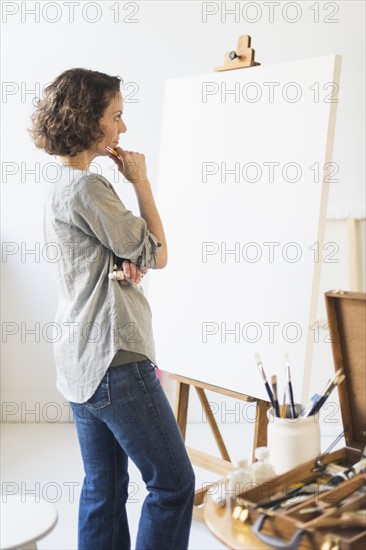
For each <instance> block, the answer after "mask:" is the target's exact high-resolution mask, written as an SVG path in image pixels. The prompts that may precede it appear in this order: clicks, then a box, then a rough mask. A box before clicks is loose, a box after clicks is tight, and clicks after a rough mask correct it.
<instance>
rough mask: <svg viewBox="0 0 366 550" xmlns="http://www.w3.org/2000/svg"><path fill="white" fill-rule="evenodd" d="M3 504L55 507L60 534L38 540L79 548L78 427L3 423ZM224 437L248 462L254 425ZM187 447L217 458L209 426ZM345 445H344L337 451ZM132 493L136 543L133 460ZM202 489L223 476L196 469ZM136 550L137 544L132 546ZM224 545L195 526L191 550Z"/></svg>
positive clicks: (199, 428)
mask: <svg viewBox="0 0 366 550" xmlns="http://www.w3.org/2000/svg"><path fill="white" fill-rule="evenodd" d="M1 430H2V436H1V437H2V445H1V453H2V457H1V458H2V460H1V465H2V475H1V478H2V486H1V493H2V499H3V501H4V499H6V495H10V494H15V493H18V494H20V495H22V496H24V498H27V495H30V496H29V498H32V495H33V496H34V495H36V497H38V496H39V497H41V498H43V499H45V500H46V501H48V502H51V503H53V505H54V506H55V507H56V509H57V511H58V515H59V520H58V523H57V525H56V527H55V529H54V530H53V531H52V532H51V533H50V534H49V535H48V536H47V537H45V538H44V539H43V540H41V541H39V543H38V547H39V549H44V550H69V549H76V547H77V546H76V540H77V508H78V497H79V493H80V488H81V482H82V479H83V470H82V462H81V457H80V454H79V447H78V442H77V438H76V432H75V427H74V425H73V424H71V423H70V424H67V423H64V424H63V423H57V424H52V423H34V424H31V423H27V424H26V423H5V424H2V427H1ZM339 431H340V430H339V426H336V427H334V429H333V427H332V430H331V431H328V432H327V433H326V435H323V432H322V450H325V449H326V448H327V447H328V445H329V444H330V443H331V442H332V441H333V439H334V437H335V436H336V435H338V433H339ZM221 432H222V435H223V438H224V441H225V443H226V444H227V447H228V451H229V454H230V456H231V458H235V457H240V456H241V457H249V456H250V455H251V445H252V437H253V424H245V423H243V422H240V423H238V422H232V423H230V422H226V423H223V424H221ZM186 443H187V445H189V446H191V447H194V448H197V449H200V450H202V451H204V452H206V453H209V454H213V455H215V456H219V455H218V451H217V448H216V445H215V443H214V440H213V436H212V435H211V432H210V429H209V426H208V424H207V423H204V422H194V423H192V422H191V423H189V425H188V427H187V437H186ZM342 445H344V442H343V441H341V442H340V443H339V444H338V445H337V447H340V446H342ZM129 471H130V482H131V494H130V498H129V502H128V516H129V522H130V530H131V538H132V541H134V540H135V537H136V530H137V523H138V518H139V515H140V509H141V506H142V502H143V500H144V497H145V495H146V490H145V486H144V483H143V481H142V479H141V476H140V473H139V471H138V470H137V468H136V467H135V465H134V464H133V463H132V462H131V461H130V468H129ZM195 471H196V478H197V488H198V487H201V486H202V484H203V483H205V482H210V481H213V480H215V479H218V476H217V475H215V474H212V473H209V472H207V471H204V470H201V469H198V468H195ZM132 547H133V544H132ZM223 548H226V547H225V546H223V545H222V544H221V543H220V542H219V541H218V540H217V539H216V538H215V537H214V536H213V535H212V534H211V533H210V532H209V530H208V529H207V528H206V526H205V525H204V524H202V523H199V522H197V521H193V523H192V530H191V536H190V545H189V549H190V550H211V549H212V550H214V549H223Z"/></svg>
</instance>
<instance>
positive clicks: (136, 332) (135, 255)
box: [44, 166, 159, 403]
mask: <svg viewBox="0 0 366 550" xmlns="http://www.w3.org/2000/svg"><path fill="white" fill-rule="evenodd" d="M47 186H48V189H47V193H46V198H45V204H44V239H45V243H47V250H48V256H50V251H51V250H53V249H54V250H55V255H54V258H53V261H52V265H53V267H54V268H55V272H56V281H57V286H58V291H59V304H58V308H57V312H56V318H55V322H56V323H57V329H58V335H59V338H58V339H57V341H56V342H55V343H54V355H55V362H56V370H57V382H56V385H57V388H58V390H59V391H60V392H61V394H62V395H63V396H64V397H65V398H66V399H67V400H69V401H73V402H75V403H84V402H85V401H87V400H88V399H89V398H90V397H91V396H92V395H93V393H94V392H95V390H96V388H97V387H98V385H99V383H100V381H101V380H102V378H103V376H104V374H105V372H106V371H107V369H108V367H109V365H110V364H111V363H112V361H113V359H114V357H115V355H116V353H117V351H118V350H126V351H130V352H135V353H138V354H141V355H142V356H145V357H147V358H148V359H149V360H150V361H151V362H152V363H154V364H156V359H155V346H154V339H153V331H152V315H151V309H150V306H149V303H148V301H147V299H146V297H145V295H144V292H143V289H142V287H141V285H137V286H133V285H131V284H129V285H121V284H120V283H119V282H118V281H114V280H111V279H109V278H108V273H110V272H111V271H112V270H113V266H114V264H115V263H116V262H117V264H118V265H119V264H120V263H121V259H122V258H123V259H128V260H131V261H133V262H135V263H136V264H137V265H138V266H139V267H140V269H141V268H143V267H145V266H147V267H155V265H156V254H157V252H158V250H159V243H158V240H157V237H156V236H155V235H153V234H152V233H151V232H150V231H149V230H148V229H147V225H146V222H145V220H144V219H143V218H142V217H140V216H135V215H134V214H133V213H132V211H130V210H127V209H126V207H125V206H124V204H123V203H122V202H121V200H120V198H119V197H118V195H117V193H116V191H115V190H114V188H113V186H112V185H111V183H110V182H109V181H108V180H107V179H106V178H104V177H103V176H101V175H98V174H94V173H89V172H85V171H81V170H77V169H75V168H72V167H70V166H63V167H62V168H61V176H60V179H59V180H58V181H56V182H48V183H47ZM50 243H53V244H50Z"/></svg>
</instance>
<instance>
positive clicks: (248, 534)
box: [203, 495, 270, 550]
mask: <svg viewBox="0 0 366 550" xmlns="http://www.w3.org/2000/svg"><path fill="white" fill-rule="evenodd" d="M203 517H204V520H205V523H206V525H207V527H208V528H209V530H210V531H211V533H212V534H213V535H215V537H216V538H217V539H219V540H220V541H221V542H222V543H223V544H225V545H226V546H227V547H228V548H231V549H232V550H267V549H268V548H270V546H267V545H266V544H264V543H263V542H261V541H260V540H259V539H257V537H256V536H255V535H253V533H252V527H251V525H246V524H243V523H241V522H237V521H233V520H232V519H231V510H230V506H229V505H228V504H227V505H226V507H225V508H218V507H217V506H216V505H215V504H214V502H213V500H212V498H211V496H210V495H207V499H206V502H205V504H204V507H203Z"/></svg>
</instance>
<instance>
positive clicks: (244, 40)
mask: <svg viewBox="0 0 366 550" xmlns="http://www.w3.org/2000/svg"><path fill="white" fill-rule="evenodd" d="M250 43H251V37H250V36H249V35H247V34H243V35H242V36H239V40H238V46H237V48H236V50H233V51H231V52H228V53H226V54H225V65H222V66H221V67H215V71H231V70H232V69H244V68H246V67H255V66H257V65H260V63H257V62H256V61H254V56H255V50H253V48H251V47H250Z"/></svg>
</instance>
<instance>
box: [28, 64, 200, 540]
mask: <svg viewBox="0 0 366 550" xmlns="http://www.w3.org/2000/svg"><path fill="white" fill-rule="evenodd" d="M120 80H121V79H120V78H119V77H112V76H109V75H106V74H104V73H100V72H96V71H91V70H86V69H71V70H67V71H65V72H63V73H62V74H61V75H59V76H58V77H57V78H56V79H55V80H54V82H52V83H51V84H50V85H48V86H47V87H46V89H45V92H44V97H43V99H41V100H39V101H38V104H37V108H36V110H35V112H34V113H33V115H32V122H33V125H32V128H31V135H32V138H33V140H34V142H35V145H36V146H37V147H38V148H41V149H44V151H45V152H46V153H48V154H50V155H57V156H58V158H59V162H60V165H61V166H60V178H59V180H58V181H57V182H52V183H48V184H47V185H48V190H47V195H46V200H45V216H44V231H45V240H46V241H47V242H52V243H55V245H57V249H58V250H59V251H60V254H59V255H58V258H57V261H55V262H54V265H55V268H56V278H57V282H58V289H59V298H60V301H59V305H58V309H57V313H56V321H57V322H58V326H59V327H61V329H62V330H61V336H60V338H59V340H58V341H57V342H56V344H55V348H54V351H55V361H56V368H57V387H58V389H59V391H60V392H61V393H62V394H63V396H64V397H65V398H66V399H67V400H68V401H69V402H70V406H71V409H72V411H73V414H74V420H75V424H76V428H77V433H78V439H79V444H80V449H81V454H82V459H83V464H84V470H85V478H84V483H83V487H82V491H81V496H80V503H79V527H78V548H79V549H80V550H114V549H115V550H117V549H118V550H124V549H129V548H130V547H131V543H130V534H129V527H128V520H127V514H126V501H127V499H128V482H129V476H128V469H127V467H128V457H130V458H131V460H133V462H134V463H135V464H136V465H137V467H138V468H139V470H140V471H141V474H142V477H143V480H144V482H145V483H146V487H147V489H148V492H149V494H148V496H147V497H146V499H145V501H144V503H143V506H142V512H141V517H140V521H139V526H138V534H137V540H136V544H135V546H134V548H136V549H144V550H147V549H149V550H150V549H151V550H164V549H167V550H168V549H169V550H176V549H186V548H187V547H188V540H189V531H190V525H191V521H192V510H193V498H194V481H195V478H194V473H193V469H192V466H191V464H190V461H189V458H188V456H187V452H186V449H185V445H184V441H183V439H182V436H181V433H180V430H179V427H178V425H177V422H176V420H175V417H174V415H173V412H172V409H171V407H170V405H169V402H168V400H167V398H166V396H165V393H164V391H163V389H162V387H161V385H160V382H159V379H158V377H157V375H156V370H155V369H156V365H155V363H156V360H155V349H154V341H153V333H152V326H151V311H150V307H149V304H148V302H147V300H146V298H145V296H144V293H143V290H142V288H141V287H140V285H139V282H140V280H141V278H142V277H143V275H144V274H145V273H146V272H147V270H148V269H149V268H152V269H162V268H163V267H165V265H166V263H167V244H166V240H165V235H164V230H163V226H162V223H161V220H160V217H159V213H158V210H157V208H156V205H155V202H154V198H153V194H152V191H151V186H150V182H149V180H148V177H147V169H146V164H145V158H144V155H142V154H140V153H135V152H132V151H126V150H124V149H122V148H121V147H118V139H119V134H121V133H125V132H126V130H127V128H126V125H125V124H124V122H123V120H122V113H123V98H122V95H121V92H120ZM107 148H111V149H115V150H116V151H117V153H118V157H117V156H115V155H114V154H112V153H110V152H108V149H107ZM98 156H109V158H110V159H111V161H113V162H114V163H115V164H116V166H117V168H118V170H119V172H120V173H121V174H122V175H123V176H124V178H125V179H126V180H127V181H128V182H130V183H131V185H132V187H133V189H134V191H135V193H136V197H137V201H138V205H139V210H140V216H135V215H134V214H133V213H132V212H131V211H130V210H127V209H126V208H125V206H124V204H123V203H122V202H121V201H120V199H119V197H118V196H117V194H116V192H115V190H114V189H113V186H112V185H111V184H110V182H109V181H108V180H107V179H106V178H104V177H103V176H101V175H99V174H98V173H95V171H94V172H93V171H92V170H91V169H92V167H93V166H95V163H93V160H94V159H95V158H96V157H98ZM92 163H93V165H92ZM115 264H117V265H119V266H121V265H122V269H123V272H124V275H125V279H124V280H123V281H121V282H119V281H117V280H115V279H114V278H113V277H109V275H110V274H111V273H112V272H113V267H114V266H115Z"/></svg>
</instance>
